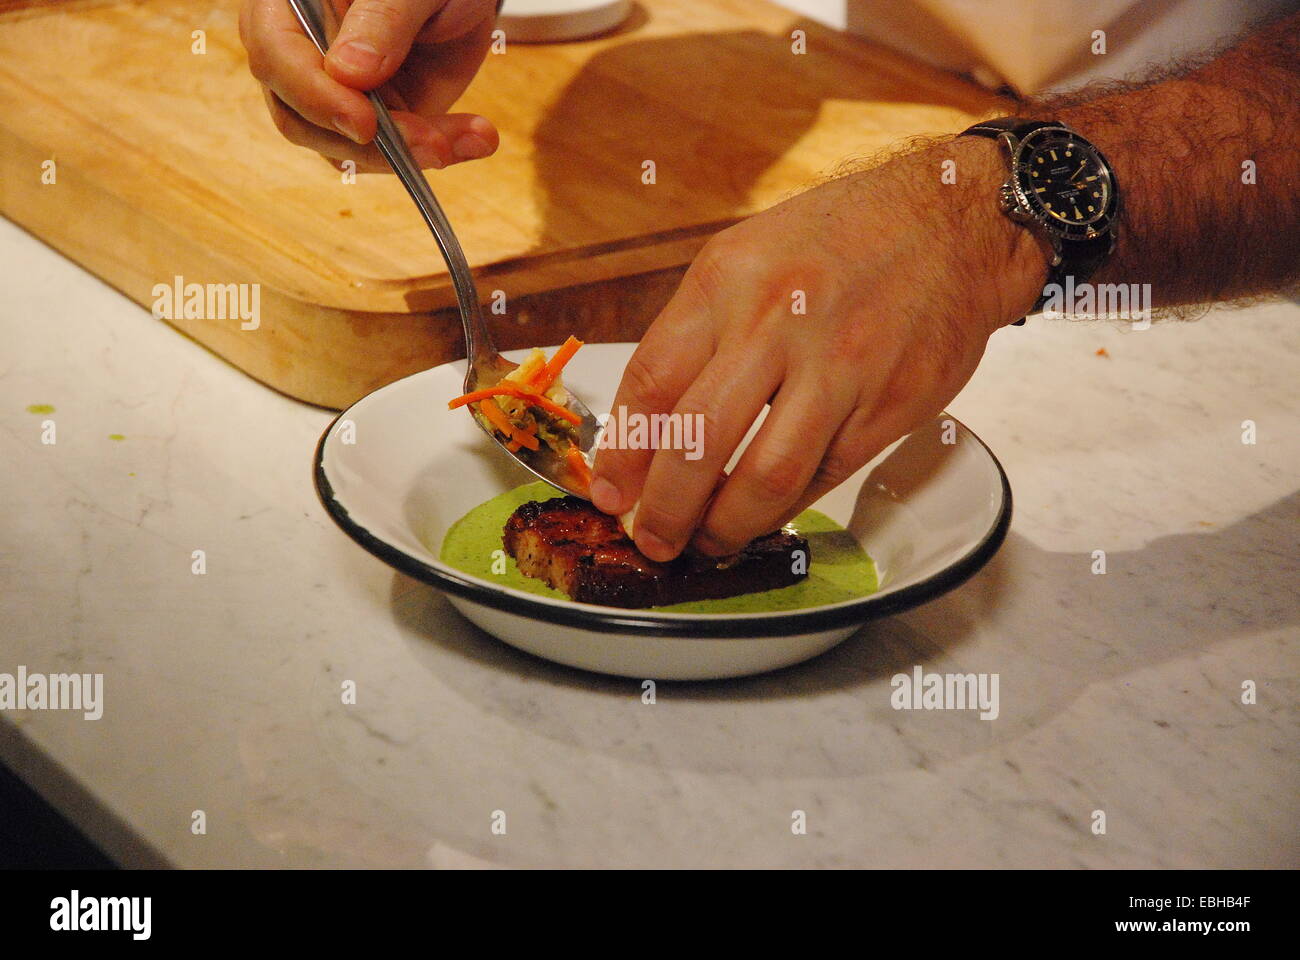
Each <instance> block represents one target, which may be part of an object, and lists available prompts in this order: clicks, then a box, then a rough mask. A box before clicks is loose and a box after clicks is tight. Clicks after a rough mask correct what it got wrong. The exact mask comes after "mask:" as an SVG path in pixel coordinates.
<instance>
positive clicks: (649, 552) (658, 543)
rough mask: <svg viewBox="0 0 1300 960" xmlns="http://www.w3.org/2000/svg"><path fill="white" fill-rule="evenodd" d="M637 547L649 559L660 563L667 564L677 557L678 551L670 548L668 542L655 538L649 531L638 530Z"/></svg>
mask: <svg viewBox="0 0 1300 960" xmlns="http://www.w3.org/2000/svg"><path fill="white" fill-rule="evenodd" d="M636 545H637V548H638V549H639V550H640V551H641V552H642V553H644V554H645V555H646V556H647V557H649V558H650V559H651V560H657V561H659V562H660V563H667V562H668V561H669V560H671V559H672V558H673V557H675V556H677V551H676V550H674V549H673V548H672V547H671V546H669V545H668V542H667V541H666V540H664V539H663V538H662V537H658V536H655V534H653V533H651V532H650V531H649V530H637V532H636Z"/></svg>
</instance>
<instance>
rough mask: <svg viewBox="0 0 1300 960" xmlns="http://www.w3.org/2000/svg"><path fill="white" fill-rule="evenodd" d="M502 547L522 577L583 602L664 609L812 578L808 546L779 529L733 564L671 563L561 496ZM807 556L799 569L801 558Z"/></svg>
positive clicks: (519, 517) (519, 520)
mask: <svg viewBox="0 0 1300 960" xmlns="http://www.w3.org/2000/svg"><path fill="white" fill-rule="evenodd" d="M502 540H503V541H504V543H505V548H506V552H507V553H509V554H510V556H512V557H514V558H515V563H516V564H518V566H519V570H520V572H522V573H524V574H525V575H526V576H530V577H536V578H538V579H539V580H545V581H546V583H547V584H548V585H549V586H551V587H553V588H555V589H556V590H561V591H563V592H564V593H567V594H568V595H569V596H570V597H572V598H573V599H574V600H578V601H580V602H582V603H599V604H604V605H605V606H610V607H657V606H662V605H664V604H669V603H685V602H687V601H690V600H714V599H717V598H719V597H732V596H736V595H737V594H741V593H756V592H758V591H760V590H772V589H774V588H776V587H785V586H789V585H790V584H792V583H796V582H798V581H799V580H802V579H803V578H804V577H806V576H807V574H806V573H795V572H794V570H795V568H796V567H798V569H800V570H807V568H808V563H809V562H810V561H811V559H812V558H811V556H810V555H809V552H808V541H807V540H806V539H804V538H803V537H801V536H799V535H798V534H794V533H790V532H789V531H787V530H777V531H774V532H773V533H769V534H767V535H766V536H762V537H759V538H758V539H757V540H754V541H752V542H751V543H750V544H749V545H748V546H747V547H745V549H744V550H742V551H741V552H740V553H737V554H733V555H731V556H729V557H704V556H698V555H695V554H693V553H690V552H689V551H688V552H687V553H684V554H682V555H681V556H679V557H677V558H676V559H675V560H672V561H671V562H669V563H656V562H655V561H653V560H651V559H649V558H648V557H646V556H645V555H644V554H642V553H641V551H639V550H638V549H637V548H636V545H635V544H634V543H633V542H632V541H631V540H629V539H628V538H627V537H626V536H625V535H624V534H623V531H622V530H620V529H619V526H618V520H617V518H615V517H611V516H609V515H608V514H605V513H601V512H600V511H599V510H597V509H596V508H595V507H594V506H592V505H591V504H590V503H588V502H587V501H586V500H579V499H578V498H577V497H557V498H556V499H554V500H547V501H544V502H542V501H534V502H532V503H526V504H524V505H523V506H522V507H520V508H519V509H518V510H516V511H515V512H514V513H513V514H512V515H511V517H510V519H509V520H508V521H506V526H505V532H504V536H503V537H502ZM796 550H802V551H803V561H804V562H803V563H801V564H796V563H795V559H796V558H795V556H794V551H796Z"/></svg>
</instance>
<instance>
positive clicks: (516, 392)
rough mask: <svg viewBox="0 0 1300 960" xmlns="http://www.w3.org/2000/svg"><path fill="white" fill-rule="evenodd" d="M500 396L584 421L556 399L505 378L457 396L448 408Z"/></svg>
mask: <svg viewBox="0 0 1300 960" xmlns="http://www.w3.org/2000/svg"><path fill="white" fill-rule="evenodd" d="M500 396H507V397H518V398H519V399H520V400H524V401H526V402H528V403H529V404H531V405H532V406H535V407H541V408H542V409H543V410H545V411H546V412H547V413H549V414H551V415H552V416H555V417H560V418H561V419H563V420H568V421H569V422H570V423H572V424H574V425H575V426H577V425H579V424H581V423H582V417H580V416H578V415H577V414H576V413H574V412H573V411H572V410H569V409H566V408H565V407H562V406H560V405H559V404H558V403H556V402H555V401H554V400H551V399H549V398H547V397H544V396H542V395H541V394H540V393H533V392H532V391H531V390H526V389H524V388H523V387H521V386H517V385H516V384H513V383H510V382H509V381H505V380H503V381H502V382H501V383H498V384H497V385H496V386H495V387H484V388H483V389H482V390H475V391H473V392H472V393H467V394H465V395H463V396H460V397H457V398H456V399H455V400H452V401H450V402H448V404H447V408H448V409H449V410H455V409H456V408H457V407H463V406H464V405H465V404H467V403H474V402H475V401H476V400H485V399H487V398H488V397H500Z"/></svg>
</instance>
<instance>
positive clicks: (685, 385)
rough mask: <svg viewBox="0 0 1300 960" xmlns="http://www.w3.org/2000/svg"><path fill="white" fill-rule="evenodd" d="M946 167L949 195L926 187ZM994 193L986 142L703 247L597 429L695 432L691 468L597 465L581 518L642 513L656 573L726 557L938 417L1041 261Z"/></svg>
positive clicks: (664, 453) (970, 142) (994, 173)
mask: <svg viewBox="0 0 1300 960" xmlns="http://www.w3.org/2000/svg"><path fill="white" fill-rule="evenodd" d="M944 160H953V161H955V162H956V165H957V166H956V173H957V183H956V184H945V183H943V182H941V174H942V173H943V171H944V167H943V161H944ZM1005 175H1006V174H1005V165H1004V164H1003V161H1002V160H1001V159H1000V158H999V157H998V156H997V152H996V146H995V145H994V144H993V143H992V142H991V141H985V140H975V139H972V138H966V139H961V140H956V141H952V142H948V143H944V144H940V145H938V146H933V147H929V148H926V149H924V150H922V151H920V152H917V153H913V154H910V155H907V156H905V157H903V158H901V159H897V160H894V161H892V162H890V163H888V164H885V165H884V166H880V167H877V168H875V169H873V170H870V171H867V172H865V173H858V174H853V175H850V176H847V177H844V178H841V179H838V180H833V181H831V182H829V183H826V184H823V185H821V186H818V187H815V188H813V189H811V190H809V191H808V192H806V193H803V194H801V195H799V196H797V197H795V198H793V199H791V200H788V201H786V202H784V203H781V204H779V205H777V206H775V207H773V208H771V209H770V210H767V211H765V212H763V213H761V214H758V215H757V216H754V217H751V218H750V219H748V220H745V221H743V222H741V223H739V224H737V225H736V226H733V227H731V228H729V229H727V230H724V231H723V232H721V233H719V234H717V235H716V236H715V237H714V238H713V239H711V240H710V241H709V242H708V243H707V244H706V245H705V246H704V248H703V249H702V250H701V252H700V253H699V255H698V256H697V257H696V258H695V261H694V262H693V263H692V264H691V266H690V269H689V270H688V271H687V273H686V276H685V278H684V279H683V281H682V284H681V286H680V288H679V289H678V291H677V293H676V294H675V295H674V296H673V298H672V300H671V301H670V302H669V304H668V305H667V306H666V307H665V308H664V310H663V312H662V313H661V314H660V315H659V317H658V318H657V319H656V320H655V322H654V323H653V324H652V325H651V327H650V329H649V331H648V332H647V333H646V335H645V337H644V339H643V340H642V341H641V344H640V346H638V347H637V349H636V352H635V353H634V354H633V355H632V359H631V362H630V363H629V364H628V367H627V370H626V372H625V373H624V375H623V381H622V383H621V384H620V386H619V389H618V395H617V398H616V399H615V401H614V407H613V410H612V411H611V413H612V416H613V417H614V418H615V419H619V418H620V416H621V415H623V414H624V412H625V411H624V408H626V416H627V417H628V423H627V425H628V427H629V428H631V427H632V426H633V421H632V420H631V417H633V416H646V417H647V418H648V417H649V416H650V415H654V414H668V413H677V414H681V415H682V417H683V418H687V417H696V420H695V421H694V422H698V423H702V444H701V448H700V450H699V451H698V452H699V453H701V454H702V455H701V456H699V458H698V459H687V456H686V454H687V453H688V452H691V451H684V450H680V449H678V450H673V449H660V450H658V451H655V450H630V449H616V448H614V447H611V448H609V449H603V450H600V451H599V452H598V453H597V456H596V462H595V471H594V472H595V480H594V482H593V484H592V487H591V493H592V499H593V501H594V502H595V504H596V506H598V507H599V508H600V509H601V510H604V511H605V512H607V513H623V512H625V511H627V510H629V509H631V508H632V506H633V505H634V504H635V503H636V502H637V501H638V499H639V500H640V505H639V507H638V509H637V513H636V517H635V523H634V528H633V534H634V537H635V539H636V543H637V546H638V547H639V548H640V549H641V551H642V552H643V553H644V554H645V555H646V556H648V557H650V558H651V559H653V560H668V559H671V558H672V557H674V556H676V555H677V553H678V552H680V551H681V550H682V549H683V547H684V546H686V544H687V543H688V542H689V543H690V544H691V545H692V546H693V547H694V548H695V549H697V550H699V551H701V552H704V553H708V554H715V555H716V554H723V553H730V552H734V551H736V550H738V549H740V548H741V547H742V546H743V545H744V544H745V543H747V542H748V541H749V540H751V539H752V538H754V537H756V536H760V535H762V534H764V533H767V532H769V531H771V530H774V529H776V528H777V527H778V526H780V525H781V524H782V523H784V522H786V521H787V520H789V519H790V518H792V517H793V516H795V515H796V514H797V513H799V512H800V511H801V510H803V509H804V508H805V507H807V506H808V505H809V504H811V503H812V502H813V501H815V500H817V499H818V498H819V497H820V496H822V495H823V494H824V493H826V492H827V491H828V490H830V489H831V488H832V487H834V486H836V485H837V484H839V483H840V482H842V481H843V480H845V479H847V478H848V477H849V476H850V475H851V474H853V473H854V472H856V471H857V470H858V469H859V468H860V467H862V466H863V465H864V464H865V463H866V462H867V461H868V460H870V459H871V458H872V457H874V456H875V455H876V454H877V453H879V452H880V451H881V450H883V449H884V448H885V447H886V446H888V445H889V444H890V443H891V442H893V441H894V440H896V439H897V438H899V437H901V436H903V435H904V434H906V433H909V432H910V431H911V430H912V429H914V428H915V427H917V426H919V425H920V424H922V423H924V422H925V421H927V420H928V419H930V418H932V417H934V416H935V415H937V414H938V413H940V412H941V411H942V410H943V408H944V406H945V405H946V404H947V403H948V401H949V400H951V399H952V398H953V397H954V396H955V395H956V394H957V392H958V391H959V390H960V389H961V387H962V386H963V385H964V384H965V383H966V381H967V380H968V379H969V378H970V376H971V374H972V373H973V372H974V371H975V367H976V364H978V362H979V360H980V357H981V356H982V355H983V352H984V345H985V342H986V341H987V339H988V337H989V336H990V335H991V334H992V333H993V332H994V331H995V330H996V329H998V328H999V327H1000V326H1002V325H1004V324H1006V323H1010V322H1011V321H1013V320H1015V319H1017V318H1019V317H1021V316H1023V315H1024V312H1025V311H1026V310H1027V309H1028V308H1029V307H1030V306H1031V305H1032V304H1033V302H1034V300H1035V299H1036V297H1037V295H1038V293H1039V292H1040V291H1041V290H1042V287H1043V282H1044V279H1045V275H1046V261H1045V258H1044V256H1043V254H1042V253H1041V252H1040V250H1039V249H1038V247H1037V245H1036V244H1035V242H1034V240H1033V238H1032V236H1031V234H1030V233H1029V231H1028V230H1025V229H1024V228H1022V227H1018V226H1016V225H1015V224H1014V223H1012V222H1011V221H1010V220H1008V219H1007V218H1006V217H1004V216H1003V215H1002V213H1001V212H1000V211H999V209H998V207H997V199H996V198H997V190H998V185H999V184H1000V183H1001V182H1002V180H1003V179H1004V178H1005ZM801 299H802V301H803V303H804V304H805V305H806V313H802V314H801V313H797V312H795V308H797V307H798V306H799V301H800V300H801ZM769 398H772V408H771V410H770V411H769V412H768V416H767V419H766V420H765V421H764V423H763V425H762V427H761V428H760V429H759V432H758V434H757V435H756V437H755V438H754V440H753V442H752V443H751V444H750V446H749V447H748V449H747V450H746V451H745V453H744V455H743V456H742V457H741V459H740V461H739V463H738V464H737V465H736V467H735V469H734V470H733V471H732V473H731V475H730V477H729V478H728V479H726V481H725V482H724V483H723V484H722V485H721V486H720V487H719V488H718V489H717V492H716V495H713V494H714V486H715V482H716V481H717V478H718V477H719V473H720V471H721V470H722V469H723V467H724V466H725V465H726V463H727V462H728V460H729V459H730V458H731V455H732V453H733V452H734V451H735V449H736V447H737V445H738V444H739V443H740V441H741V440H742V439H743V437H744V435H745V433H746V431H747V430H748V429H749V427H750V426H751V424H752V423H753V421H754V419H755V417H757V416H758V414H759V413H760V411H761V410H762V409H763V406H764V404H766V403H767V402H768V399H769ZM697 415H698V416H697ZM645 422H649V421H648V420H647V421H645ZM711 495H712V498H711ZM692 535H693V536H692Z"/></svg>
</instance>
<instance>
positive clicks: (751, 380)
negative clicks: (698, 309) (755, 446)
mask: <svg viewBox="0 0 1300 960" xmlns="http://www.w3.org/2000/svg"><path fill="white" fill-rule="evenodd" d="M783 375H784V370H783V369H782V368H781V367H780V366H777V365H775V364H773V363H771V362H769V358H768V356H767V354H766V353H765V352H764V351H761V350H757V349H754V348H753V345H752V344H744V345H741V346H739V347H738V348H736V349H734V350H727V351H724V352H721V353H718V354H716V355H714V357H713V358H712V359H711V360H710V361H709V363H708V364H707V365H706V366H705V368H704V370H703V371H702V372H701V373H700V375H699V376H698V377H696V379H695V382H694V383H692V384H691V386H690V387H689V388H688V389H687V390H686V392H685V393H684V394H683V395H682V398H681V400H679V401H678V403H677V405H676V406H675V408H674V409H673V416H674V417H675V418H679V419H680V423H681V429H682V431H683V436H684V435H685V431H687V430H690V431H691V432H692V433H693V435H694V436H695V437H696V438H698V439H699V440H700V441H701V442H700V443H699V444H698V445H697V446H696V447H695V448H694V449H690V450H688V449H682V448H675V447H676V445H667V446H665V445H664V444H663V441H662V438H661V447H660V449H659V450H657V451H656V452H655V454H654V457H653V459H652V460H651V462H650V470H649V472H648V473H647V474H646V479H645V486H644V487H643V488H642V491H641V505H640V507H639V508H638V510H637V515H636V529H635V531H634V534H635V540H636V545H637V547H638V548H639V549H640V550H641V552H642V553H644V554H645V555H646V556H647V557H649V558H650V559H651V560H659V561H664V560H671V559H672V558H673V557H675V556H677V554H678V553H680V552H681V550H682V548H683V547H684V546H685V545H686V542H687V540H688V539H689V538H690V535H691V532H692V531H693V530H694V529H695V527H696V525H697V524H698V522H699V519H700V517H701V515H702V514H703V513H704V511H705V508H706V507H707V506H708V502H709V498H710V496H711V495H712V493H713V491H714V486H715V483H716V481H717V477H718V474H719V473H720V472H721V471H722V469H723V468H724V467H725V466H726V464H727V461H728V460H729V459H730V458H731V454H732V453H733V452H734V451H735V449H736V447H737V446H738V445H739V444H740V441H741V440H742V439H743V438H744V436H745V434H746V432H748V430H749V428H750V426H751V425H752V424H753V422H754V420H755V418H756V417H757V416H758V414H759V412H760V411H761V410H762V409H763V405H764V404H765V403H766V402H767V398H768V397H770V396H771V395H772V391H773V390H775V389H776V387H777V385H778V384H779V383H780V382H781V379H782V376H783ZM682 446H684V444H683V445H682ZM688 453H690V454H691V456H692V459H688V457H687V454H688ZM724 488H725V485H724Z"/></svg>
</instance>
